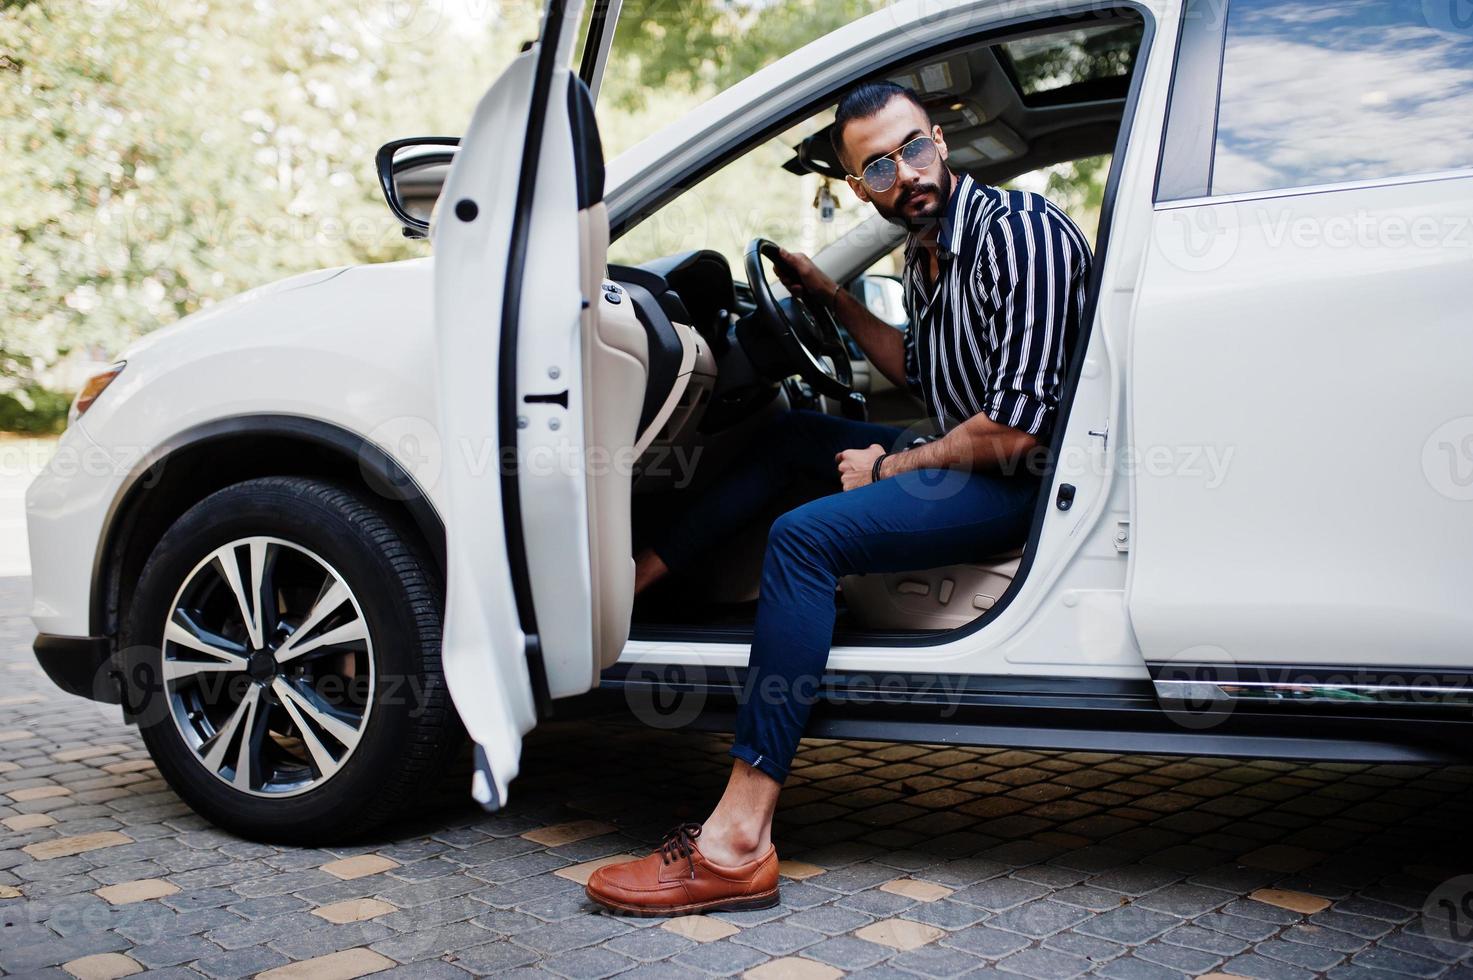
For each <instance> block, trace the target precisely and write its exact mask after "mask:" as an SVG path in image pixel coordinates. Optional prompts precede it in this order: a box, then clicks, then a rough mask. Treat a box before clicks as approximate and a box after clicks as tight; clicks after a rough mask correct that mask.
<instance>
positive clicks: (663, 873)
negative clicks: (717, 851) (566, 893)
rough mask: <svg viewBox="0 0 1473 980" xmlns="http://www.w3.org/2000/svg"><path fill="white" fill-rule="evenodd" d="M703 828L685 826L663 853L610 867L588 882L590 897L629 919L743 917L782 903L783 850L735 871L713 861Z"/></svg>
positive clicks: (669, 840)
mask: <svg viewBox="0 0 1473 980" xmlns="http://www.w3.org/2000/svg"><path fill="white" fill-rule="evenodd" d="M699 836H701V825H700V824H698V823H683V824H680V825H679V826H678V827H675V828H674V829H672V830H671V831H670V832H668V833H667V834H666V835H665V837H664V840H662V841H661V842H660V846H659V848H658V849H657V850H656V851H655V852H654V853H653V854H650V855H648V856H646V857H643V858H640V859H639V860H637V861H629V862H626V863H624V864H606V865H604V866H603V867H601V868H598V869H596V870H595V871H594V872H593V874H592V875H590V876H589V878H588V884H587V886H585V887H586V889H587V891H588V897H589V898H591V899H593V900H594V901H595V902H597V903H598V904H600V905H602V906H604V907H605V908H608V909H612V910H613V911H615V912H620V913H622V914H624V915H644V916H653V915H691V914H694V913H697V912H723V911H725V912H737V911H741V910H743V909H765V908H771V907H772V906H774V905H776V904H777V899H778V894H777V850H776V849H775V848H773V847H772V845H770V844H769V845H768V847H767V853H766V854H764V855H762V856H761V857H759V858H756V859H754V860H751V861H748V862H747V863H746V864H742V865H739V866H737V867H734V868H726V867H722V866H721V865H718V864H712V863H711V862H710V861H707V860H706V858H705V855H703V854H702V853H701V849H700V848H698V847H696V838H697V837H699Z"/></svg>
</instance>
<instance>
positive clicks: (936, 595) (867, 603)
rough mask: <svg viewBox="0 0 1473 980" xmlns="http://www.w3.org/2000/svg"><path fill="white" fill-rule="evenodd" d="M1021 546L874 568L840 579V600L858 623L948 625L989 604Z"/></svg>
mask: <svg viewBox="0 0 1473 980" xmlns="http://www.w3.org/2000/svg"><path fill="white" fill-rule="evenodd" d="M1022 558H1023V549H1022V548H1016V549H1014V550H1012V551H1008V552H1004V553H1003V554H1000V555H995V556H993V557H991V558H987V559H984V560H982V561H979V562H976V563H975V564H968V565H945V566H942V567H940V568H929V569H922V570H920V571H914V572H873V573H871V574H868V575H845V576H844V577H843V578H841V579H840V580H839V587H840V588H841V589H842V590H843V592H844V600H845V605H846V606H848V608H849V614H850V615H851V616H852V617H853V618H854V622H855V623H856V624H857V625H858V626H860V627H861V628H863V629H875V630H948V629H956V628H957V627H958V626H965V625H967V624H968V623H970V622H972V621H973V620H974V619H976V618H977V617H978V616H981V615H982V614H983V613H985V612H986V611H987V610H989V609H991V608H992V607H993V605H995V604H996V603H997V600H998V599H1000V598H1001V597H1002V594H1003V593H1004V592H1005V591H1007V588H1008V586H1010V585H1012V583H1013V578H1014V577H1015V576H1016V575H1017V574H1018V563H1019V562H1020V561H1022Z"/></svg>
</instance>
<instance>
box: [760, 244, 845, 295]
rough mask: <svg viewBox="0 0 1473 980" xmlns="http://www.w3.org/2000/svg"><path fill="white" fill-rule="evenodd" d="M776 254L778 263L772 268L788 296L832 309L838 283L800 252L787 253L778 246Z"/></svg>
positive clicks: (837, 291)
mask: <svg viewBox="0 0 1473 980" xmlns="http://www.w3.org/2000/svg"><path fill="white" fill-rule="evenodd" d="M777 254H778V258H779V259H780V261H778V262H774V263H773V264H772V268H773V271H774V272H776V273H777V278H778V280H779V281H780V282H781V283H782V284H783V285H784V286H785V287H787V290H788V294H789V295H791V296H792V297H793V298H794V299H797V300H802V299H806V300H808V301H810V302H817V303H821V304H823V305H824V306H826V307H828V308H829V309H833V308H834V300H835V299H836V298H837V297H838V295H839V284H838V283H836V282H834V280H833V279H832V278H830V277H829V275H828V274H827V273H825V272H824V271H823V270H822V269H820V268H819V267H818V266H816V265H814V264H813V260H812V259H810V258H809V257H808V256H807V255H805V254H803V253H802V252H789V251H788V250H787V249H785V248H783V247H782V246H778V250H777Z"/></svg>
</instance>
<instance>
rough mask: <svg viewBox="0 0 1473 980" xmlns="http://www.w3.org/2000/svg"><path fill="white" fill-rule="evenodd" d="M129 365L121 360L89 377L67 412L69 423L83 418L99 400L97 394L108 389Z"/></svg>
mask: <svg viewBox="0 0 1473 980" xmlns="http://www.w3.org/2000/svg"><path fill="white" fill-rule="evenodd" d="M127 366H128V362H127V361H119V362H118V363H116V364H114V365H113V366H112V367H110V368H108V369H107V370H106V371H99V372H98V373H97V374H94V375H93V376H92V377H90V378H88V379H87V383H86V384H84V385H82V390H81V391H79V392H77V397H76V398H74V399H73V400H72V407H71V409H70V410H69V411H68V412H67V413H66V420H67V424H68V425H70V424H71V423H73V422H75V421H77V419H79V418H81V417H82V413H83V412H85V411H87V409H89V408H91V407H92V403H93V402H95V401H97V396H98V395H100V394H102V393H103V392H104V391H106V390H107V386H108V385H110V384H112V383H113V379H114V378H116V377H117V376H118V375H120V374H122V373H123V368H125V367H127Z"/></svg>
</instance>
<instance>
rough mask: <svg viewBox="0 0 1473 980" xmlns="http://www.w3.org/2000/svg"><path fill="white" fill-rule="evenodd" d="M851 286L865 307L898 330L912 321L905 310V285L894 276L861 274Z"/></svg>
mask: <svg viewBox="0 0 1473 980" xmlns="http://www.w3.org/2000/svg"><path fill="white" fill-rule="evenodd" d="M849 288H850V291H851V292H853V293H854V295H855V296H857V297H859V301H860V302H861V303H863V304H864V306H865V309H867V310H869V311H870V312H871V313H873V314H874V315H875V316H877V317H879V318H880V319H881V320H884V321H885V322H886V323H888V324H890V326H892V327H895V328H896V329H897V330H899V329H904V327H905V325H906V323H908V322H909V321H910V317H909V316H908V315H907V314H906V312H905V287H904V286H902V285H901V284H900V280H899V279H897V278H895V277H894V276H860V277H859V278H858V279H856V280H854V285H852V286H851V287H849Z"/></svg>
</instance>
